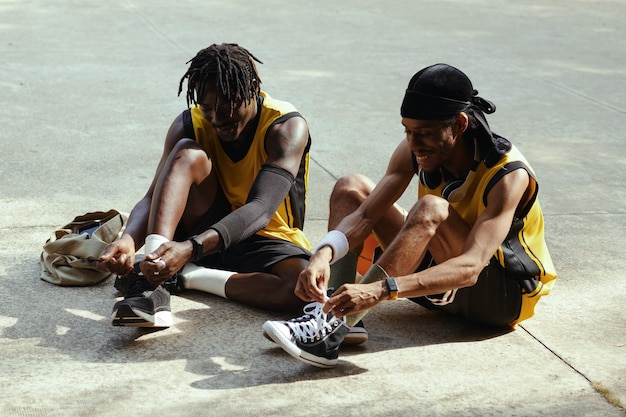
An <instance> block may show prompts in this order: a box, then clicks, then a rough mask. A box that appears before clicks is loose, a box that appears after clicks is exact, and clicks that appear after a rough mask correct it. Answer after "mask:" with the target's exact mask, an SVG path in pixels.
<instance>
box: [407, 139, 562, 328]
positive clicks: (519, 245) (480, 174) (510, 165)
mask: <svg viewBox="0 0 626 417" xmlns="http://www.w3.org/2000/svg"><path fill="white" fill-rule="evenodd" d="M515 169H524V170H525V171H526V172H528V175H529V176H530V185H529V186H530V187H531V191H532V198H531V200H530V202H528V204H527V205H526V207H525V208H524V209H523V211H522V213H521V214H520V216H519V218H515V219H513V224H512V225H511V229H510V231H509V234H508V235H507V237H506V239H505V240H504V242H502V245H500V247H499V248H498V250H497V251H496V253H495V254H494V256H495V257H496V259H497V260H498V261H499V262H500V265H502V266H503V267H504V268H505V269H506V270H507V271H511V272H512V273H513V274H514V275H515V276H521V277H531V278H534V279H531V280H528V281H527V282H525V283H522V287H523V291H524V297H523V298H522V300H523V301H522V311H521V314H520V317H519V319H518V320H517V322H519V321H522V320H524V319H526V318H528V317H531V316H532V315H533V311H534V305H535V304H536V302H537V300H538V299H539V298H540V297H541V296H543V295H547V294H548V293H549V292H550V289H551V288H552V286H553V284H554V280H555V279H556V271H555V268H554V265H553V263H552V258H551V257H550V253H549V252H548V247H547V245H546V242H545V237H544V222H543V213H542V211H541V206H540V205H539V200H538V199H537V192H538V184H537V180H536V178H535V173H534V172H533V170H532V168H531V167H530V165H529V164H528V161H526V159H525V158H524V156H523V155H522V154H521V152H520V151H519V150H518V149H517V148H516V147H515V146H513V147H512V149H511V150H510V151H509V152H508V153H507V154H505V155H504V156H502V158H500V160H499V161H498V162H497V163H496V164H495V165H494V166H492V167H487V166H486V165H485V163H484V162H480V163H479V164H478V165H477V167H476V169H475V172H474V173H473V174H471V175H470V176H468V179H467V180H466V182H465V183H464V184H462V185H461V186H460V188H462V189H463V190H462V191H463V192H462V196H461V197H458V196H457V198H456V199H455V198H450V197H449V196H448V201H449V203H450V205H451V206H452V207H453V208H454V209H455V210H456V211H457V212H458V213H459V214H460V215H461V217H462V218H463V219H464V220H465V221H466V222H467V224H469V225H470V226H473V225H474V224H475V223H476V219H477V218H478V216H480V215H481V213H482V212H483V211H484V210H485V208H486V205H487V194H488V193H489V191H490V190H491V189H492V188H493V186H494V185H495V184H496V182H497V181H498V180H499V179H501V178H502V177H503V176H504V175H506V174H507V173H510V172H511V171H513V170H515ZM440 177H441V178H443V173H440ZM429 185H430V186H427V185H426V184H424V183H423V182H422V181H420V182H419V186H418V188H419V189H418V196H419V197H421V196H422V195H425V194H433V195H437V196H439V197H443V195H444V194H445V193H444V191H443V190H444V188H445V186H446V184H445V181H443V179H442V180H441V181H440V183H439V184H437V185H434V184H429ZM455 192H456V191H455ZM522 281H524V280H522Z"/></svg>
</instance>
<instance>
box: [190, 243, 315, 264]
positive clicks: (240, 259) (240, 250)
mask: <svg viewBox="0 0 626 417" xmlns="http://www.w3.org/2000/svg"><path fill="white" fill-rule="evenodd" d="M310 257H311V252H309V251H308V250H306V249H304V248H303V247H301V246H298V245H296V244H295V243H293V242H289V241H287V240H282V239H272V238H267V237H262V236H258V235H253V236H250V237H249V238H247V239H245V240H242V241H241V242H238V243H236V244H234V245H232V246H231V247H229V248H228V249H226V250H224V251H222V252H217V253H213V254H210V255H207V256H205V257H204V258H202V259H201V260H199V261H198V262H196V263H197V264H198V265H203V266H208V267H211V268H217V269H225V270H227V271H234V272H241V273H247V272H269V271H270V270H271V269H272V266H274V264H276V263H278V262H280V261H283V260H285V259H288V258H301V259H305V260H308V259H309V258H310Z"/></svg>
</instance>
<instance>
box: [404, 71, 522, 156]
mask: <svg viewBox="0 0 626 417" xmlns="http://www.w3.org/2000/svg"><path fill="white" fill-rule="evenodd" d="M495 111H496V106H495V104H493V103H492V102H491V101H489V100H486V99H484V98H482V97H480V96H478V91H477V90H474V87H473V86H472V82H471V81H470V79H469V78H468V77H467V75H465V74H464V73H463V72H462V71H461V70H459V69H457V68H455V67H453V66H451V65H448V64H435V65H431V66H429V67H426V68H424V69H422V70H420V71H419V72H418V73H416V74H415V75H414V76H413V77H412V78H411V81H409V86H408V88H407V90H406V93H405V95H404V100H403V101H402V107H401V108H400V114H401V115H402V117H406V118H409V119H416V120H446V119H449V118H451V117H454V116H456V115H457V114H459V113H461V112H465V113H467V114H469V115H470V116H473V118H474V119H475V120H476V124H477V126H475V127H474V128H471V129H470V130H468V132H467V133H469V134H470V135H471V136H473V137H474V139H475V140H476V144H477V146H478V150H479V152H480V155H481V156H482V158H483V161H484V162H485V165H487V166H489V167H491V166H493V165H494V164H495V163H496V162H497V161H498V160H499V159H500V157H501V156H502V155H504V154H505V153H507V152H508V151H509V150H510V149H511V143H510V142H509V141H508V140H507V139H506V138H503V137H502V136H499V135H497V134H495V133H493V132H492V131H491V129H490V128H489V124H488V123H487V118H486V117H485V113H487V114H491V113H493V112H495Z"/></svg>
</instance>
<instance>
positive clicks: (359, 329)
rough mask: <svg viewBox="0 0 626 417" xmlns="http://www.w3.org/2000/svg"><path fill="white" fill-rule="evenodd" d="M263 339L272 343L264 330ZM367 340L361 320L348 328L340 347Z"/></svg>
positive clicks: (354, 344)
mask: <svg viewBox="0 0 626 417" xmlns="http://www.w3.org/2000/svg"><path fill="white" fill-rule="evenodd" d="M293 320H295V319H293ZM263 337H265V338H266V339H267V340H269V341H270V342H273V341H274V340H273V339H272V338H271V337H270V336H269V335H268V334H267V332H266V331H265V329H264V330H263ZM368 339H369V334H368V333H367V329H366V328H365V325H364V324H363V320H361V321H359V322H358V323H357V324H355V325H354V326H352V327H348V334H347V335H346V337H345V338H344V339H343V342H341V346H358V345H362V344H363V343H365V342H367V340H368Z"/></svg>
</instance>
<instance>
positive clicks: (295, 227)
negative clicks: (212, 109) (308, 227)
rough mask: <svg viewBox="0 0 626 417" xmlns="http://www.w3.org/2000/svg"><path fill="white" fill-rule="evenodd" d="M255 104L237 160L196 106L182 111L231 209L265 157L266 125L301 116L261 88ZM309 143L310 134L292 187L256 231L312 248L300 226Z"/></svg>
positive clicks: (240, 200) (240, 201)
mask: <svg viewBox="0 0 626 417" xmlns="http://www.w3.org/2000/svg"><path fill="white" fill-rule="evenodd" d="M258 104H259V106H258V109H259V111H258V113H257V117H256V119H255V120H254V121H251V122H250V123H256V125H257V126H256V130H255V132H254V137H253V138H252V141H251V144H250V147H249V149H248V151H247V153H246V154H245V155H244V156H242V158H241V159H238V158H237V160H236V161H235V160H233V159H232V158H231V157H230V156H229V154H228V153H227V152H226V151H225V149H224V147H223V145H222V143H221V142H220V140H219V139H218V137H217V134H216V132H215V129H214V128H213V126H212V125H211V123H210V122H209V121H208V120H207V119H205V118H204V116H203V115H202V112H201V111H200V108H199V107H198V106H195V107H192V108H191V109H189V110H187V111H186V112H185V113H183V123H184V125H185V133H186V134H187V136H191V137H192V138H193V139H195V140H196V142H198V143H199V144H200V145H201V146H202V147H203V148H204V150H205V151H206V153H207V155H208V156H209V158H211V160H212V162H213V169H214V170H215V173H216V175H217V178H218V181H219V183H220V185H221V187H222V190H223V191H224V194H225V196H226V198H227V199H228V201H229V203H230V205H231V210H233V211H234V210H236V209H237V208H239V207H241V206H243V205H244V204H245V203H246V200H247V198H248V194H249V192H250V189H251V188H252V184H253V182H254V180H255V178H256V176H257V174H258V173H259V170H260V169H261V166H262V165H263V164H264V163H265V161H266V160H267V152H266V148H265V136H266V134H267V131H268V129H269V128H270V127H271V126H272V125H274V124H276V123H281V122H284V121H285V120H287V119H289V118H291V117H295V116H300V113H299V112H298V111H297V110H296V108H295V107H294V106H293V105H291V104H290V103H287V102H284V101H280V100H275V99H273V98H271V97H270V96H269V95H268V94H267V93H265V92H263V91H261V93H260V97H259V100H258ZM191 128H192V129H191ZM310 146H311V138H310V137H309V141H308V143H307V146H306V149H305V152H304V154H303V157H302V161H301V162H300V169H299V170H298V175H297V176H296V179H295V182H294V184H293V185H292V186H291V190H290V191H289V193H288V194H287V196H286V197H285V200H284V201H283V203H282V204H281V205H280V206H279V208H278V210H277V211H276V212H275V213H274V215H273V216H272V218H271V219H270V222H269V224H268V225H267V226H266V227H265V228H263V229H261V230H259V231H258V232H257V233H256V234H257V235H259V236H263V237H269V238H277V239H283V240H288V241H291V242H293V243H295V244H297V245H300V246H302V247H304V248H306V249H308V250H310V249H311V245H310V243H309V242H308V240H307V238H306V236H305V235H304V232H303V231H302V228H303V227H304V216H305V211H306V195H307V191H308V176H309V149H310Z"/></svg>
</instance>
